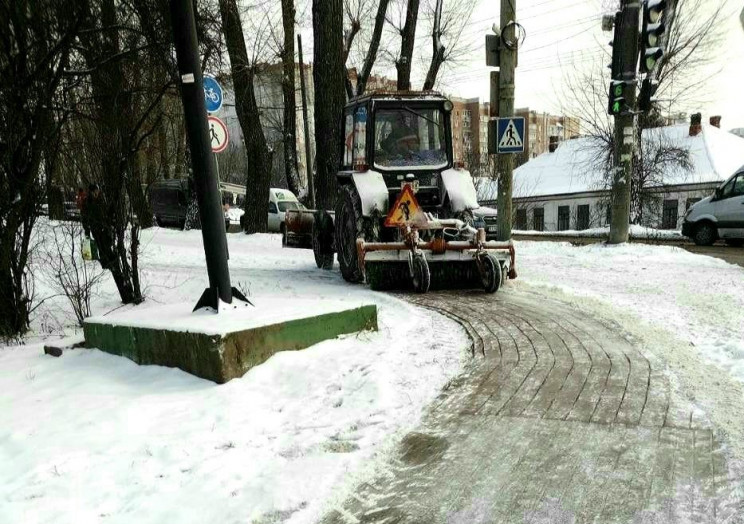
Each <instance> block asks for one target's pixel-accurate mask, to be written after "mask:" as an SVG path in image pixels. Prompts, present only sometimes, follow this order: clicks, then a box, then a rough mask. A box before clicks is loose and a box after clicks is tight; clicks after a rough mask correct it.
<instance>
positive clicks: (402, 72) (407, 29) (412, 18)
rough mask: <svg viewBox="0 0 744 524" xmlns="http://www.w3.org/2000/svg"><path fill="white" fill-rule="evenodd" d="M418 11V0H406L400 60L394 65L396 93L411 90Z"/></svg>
mask: <svg viewBox="0 0 744 524" xmlns="http://www.w3.org/2000/svg"><path fill="white" fill-rule="evenodd" d="M418 10H419V0H408V7H407V9H406V23H405V25H404V26H403V32H402V33H401V35H400V36H401V43H400V58H399V59H398V62H396V64H395V68H396V69H397V70H398V91H410V89H411V60H413V45H414V44H415V41H416V20H417V18H418Z"/></svg>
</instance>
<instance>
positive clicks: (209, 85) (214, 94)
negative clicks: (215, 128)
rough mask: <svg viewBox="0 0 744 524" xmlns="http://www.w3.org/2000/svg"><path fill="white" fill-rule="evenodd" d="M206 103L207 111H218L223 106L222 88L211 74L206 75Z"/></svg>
mask: <svg viewBox="0 0 744 524" xmlns="http://www.w3.org/2000/svg"><path fill="white" fill-rule="evenodd" d="M204 103H205V104H206V106H207V113H216V112H217V111H219V110H220V108H221V107H222V88H221V87H220V84H218V83H217V80H215V79H214V78H212V77H211V76H205V77H204Z"/></svg>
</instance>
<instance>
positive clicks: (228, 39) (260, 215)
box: [219, 0, 272, 233]
mask: <svg viewBox="0 0 744 524" xmlns="http://www.w3.org/2000/svg"><path fill="white" fill-rule="evenodd" d="M219 5H220V13H221V15H222V31H223V33H224V35H225V43H226V44H227V52H228V55H229V57H230V70H231V73H232V81H233V87H234V89H235V109H236V112H237V114H238V121H239V122H240V127H241V129H242V130H243V141H244V143H245V148H246V152H247V154H248V169H247V172H246V176H247V183H246V195H245V215H243V216H244V218H243V230H244V231H245V232H246V233H259V232H264V231H266V230H267V220H268V213H269V207H268V206H269V201H268V198H267V195H268V194H269V183H270V179H271V163H272V152H271V151H270V150H269V148H268V145H267V142H266V137H265V135H264V131H263V128H262V126H261V119H260V116H259V110H258V104H257V102H256V93H255V86H254V84H255V77H256V71H257V68H258V67H259V65H260V64H259V60H258V59H259V57H261V56H262V53H263V50H264V48H265V46H266V43H265V39H266V31H268V30H269V28H270V27H271V25H272V24H271V23H270V20H269V18H268V17H269V15H268V14H264V15H263V16H261V14H260V13H258V12H254V13H252V14H253V18H255V17H258V18H259V21H258V23H257V24H256V26H255V27H254V28H253V29H254V31H253V36H254V38H253V39H252V43H253V56H252V59H251V58H249V56H248V49H247V48H246V43H245V34H244V33H243V23H242V21H241V17H240V11H239V10H238V5H237V2H236V0H219Z"/></svg>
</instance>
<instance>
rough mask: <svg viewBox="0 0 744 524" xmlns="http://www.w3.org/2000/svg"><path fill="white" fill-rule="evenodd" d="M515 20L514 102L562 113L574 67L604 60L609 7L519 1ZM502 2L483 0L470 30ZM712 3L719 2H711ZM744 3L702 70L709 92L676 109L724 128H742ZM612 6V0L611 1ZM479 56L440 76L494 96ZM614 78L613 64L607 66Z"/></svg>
mask: <svg viewBox="0 0 744 524" xmlns="http://www.w3.org/2000/svg"><path fill="white" fill-rule="evenodd" d="M517 2H518V3H517V21H518V22H519V23H521V24H522V25H523V26H524V28H525V30H526V33H527V37H526V40H525V42H524V46H523V48H522V49H521V50H520V57H519V67H518V68H517V74H516V102H515V104H516V106H517V107H524V106H529V107H530V108H531V109H536V110H538V111H548V112H558V111H560V110H561V107H562V106H561V95H562V89H563V86H564V84H565V78H566V74H570V73H571V71H572V70H573V69H576V68H579V69H581V68H588V67H592V66H593V65H596V63H597V62H599V63H601V64H602V65H605V64H607V63H609V58H608V57H607V56H606V55H603V53H605V52H608V51H609V50H610V49H611V48H610V46H609V45H608V43H609V41H610V40H611V39H612V33H605V32H602V30H601V26H600V19H601V15H602V14H603V12H604V11H603V9H602V7H601V5H602V2H600V1H599V0H584V1H581V0H517ZM499 4H500V2H499V1H497V0H491V1H481V2H479V5H478V7H477V8H476V10H475V12H474V13H473V15H472V17H471V20H470V22H469V26H468V34H469V35H471V37H473V38H478V39H479V40H478V41H479V42H481V41H482V40H483V36H482V35H484V34H486V33H487V32H488V31H489V29H490V26H491V24H492V23H493V21H497V20H498V19H499ZM710 4H711V5H712V4H714V0H710ZM742 4H744V2H741V1H733V0H729V1H728V2H727V3H726V6H725V10H726V13H727V14H728V16H726V18H725V20H724V23H723V24H722V27H721V31H722V32H723V33H724V38H723V42H724V44H723V45H722V48H721V49H720V53H719V54H718V56H717V57H716V58H715V59H713V60H712V61H711V64H709V66H708V67H706V68H705V70H703V71H700V73H699V76H700V77H701V78H700V82H702V83H704V86H703V89H702V90H701V91H700V93H699V94H698V95H697V98H698V100H697V101H694V102H693V103H691V104H690V105H689V106H688V107H680V108H678V110H681V111H685V112H688V113H691V112H697V111H700V112H702V113H703V121H704V122H707V121H708V116H710V115H714V114H715V115H722V116H723V120H722V122H721V125H722V127H723V128H725V129H730V128H733V127H744V86H743V83H744V30H743V29H742V24H741V21H740V19H739V13H740V12H741V9H742ZM605 5H606V2H605ZM480 45H481V49H478V50H477V52H476V53H473V56H472V59H471V63H470V64H463V65H462V66H460V67H459V68H458V69H457V71H456V74H450V75H449V76H448V77H444V76H443V77H442V86H441V87H442V88H443V89H446V90H447V91H449V92H451V93H452V94H459V95H460V96H466V97H470V96H479V97H481V99H483V100H487V99H488V72H487V68H485V67H484V65H485V58H484V51H483V50H482V44H480ZM605 71H606V73H605V74H606V75H607V77H608V78H609V69H606V70H605Z"/></svg>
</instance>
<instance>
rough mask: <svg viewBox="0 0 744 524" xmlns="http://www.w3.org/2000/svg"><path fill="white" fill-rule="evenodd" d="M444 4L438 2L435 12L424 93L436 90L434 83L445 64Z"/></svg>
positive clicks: (438, 0) (440, 0)
mask: <svg viewBox="0 0 744 524" xmlns="http://www.w3.org/2000/svg"><path fill="white" fill-rule="evenodd" d="M442 2H443V0H437V6H436V9H435V11H434V25H433V29H432V31H431V45H432V53H431V63H430V64H429V71H428V72H427V73H426V80H425V81H424V91H428V90H430V89H434V82H436V80H437V74H438V73H439V68H440V67H441V66H442V63H443V62H444V45H443V44H442Z"/></svg>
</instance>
